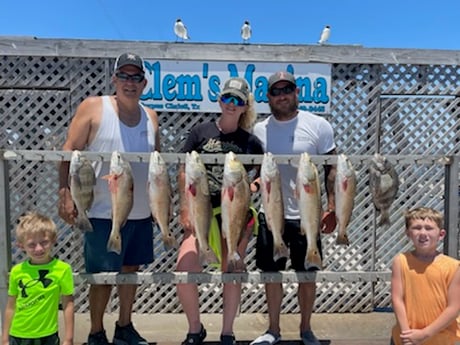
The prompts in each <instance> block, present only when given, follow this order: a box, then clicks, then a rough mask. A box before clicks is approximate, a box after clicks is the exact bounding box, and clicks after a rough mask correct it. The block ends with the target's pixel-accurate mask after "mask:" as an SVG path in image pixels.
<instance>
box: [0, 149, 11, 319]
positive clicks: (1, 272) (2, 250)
mask: <svg viewBox="0 0 460 345" xmlns="http://www.w3.org/2000/svg"><path fill="white" fill-rule="evenodd" d="M8 184H9V177H8V161H6V160H4V159H3V153H2V154H1V156H0V312H1V316H0V321H1V322H0V326H2V325H3V315H4V311H5V307H6V300H7V297H8V273H9V271H10V267H11V229H10V219H11V218H10V193H9V186H8Z"/></svg>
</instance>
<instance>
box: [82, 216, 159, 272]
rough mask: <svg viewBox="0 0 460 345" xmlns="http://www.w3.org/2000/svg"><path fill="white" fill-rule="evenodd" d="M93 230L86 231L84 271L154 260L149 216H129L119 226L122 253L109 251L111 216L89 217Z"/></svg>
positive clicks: (107, 269) (117, 268) (151, 224)
mask: <svg viewBox="0 0 460 345" xmlns="http://www.w3.org/2000/svg"><path fill="white" fill-rule="evenodd" d="M90 221H91V224H92V225H93V229H94V230H93V231H92V232H85V247H84V249H85V250H84V252H85V267H86V272H87V273H99V272H120V271H121V267H122V266H140V265H145V264H150V263H152V262H153V223H152V218H151V217H149V218H145V219H136V220H128V221H127V222H126V224H125V225H124V226H123V227H122V228H121V230H120V233H121V253H120V254H119V255H118V254H117V253H113V252H108V251H107V241H108V240H109V236H110V231H111V230H112V220H110V219H99V218H91V219H90Z"/></svg>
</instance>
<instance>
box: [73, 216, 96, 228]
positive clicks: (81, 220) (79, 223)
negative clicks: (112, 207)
mask: <svg viewBox="0 0 460 345" xmlns="http://www.w3.org/2000/svg"><path fill="white" fill-rule="evenodd" d="M74 226H75V229H77V230H79V231H81V232H92V231H93V226H92V224H91V222H90V221H89V219H88V217H86V216H84V215H78V217H77V219H76V220H75V225H74Z"/></svg>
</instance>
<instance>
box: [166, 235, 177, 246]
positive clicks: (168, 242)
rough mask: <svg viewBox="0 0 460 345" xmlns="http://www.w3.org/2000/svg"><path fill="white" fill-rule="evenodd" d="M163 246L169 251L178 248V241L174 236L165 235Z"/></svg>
mask: <svg viewBox="0 0 460 345" xmlns="http://www.w3.org/2000/svg"><path fill="white" fill-rule="evenodd" d="M163 244H164V247H165V249H167V250H169V249H173V248H177V247H178V245H177V240H176V239H175V238H174V236H173V235H172V234H167V235H163Z"/></svg>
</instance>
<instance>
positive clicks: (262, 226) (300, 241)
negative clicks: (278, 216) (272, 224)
mask: <svg viewBox="0 0 460 345" xmlns="http://www.w3.org/2000/svg"><path fill="white" fill-rule="evenodd" d="M283 240H284V243H285V244H286V246H287V247H288V248H289V256H290V259H291V267H290V268H292V269H293V270H295V271H299V272H300V271H306V268H305V256H306V255H307V236H306V235H302V234H301V233H300V219H285V220H284V234H283ZM316 243H317V245H318V249H319V255H320V256H321V258H322V257H323V253H322V248H321V237H320V234H319V233H318V237H317V239H316ZM286 264H287V258H280V259H279V260H277V261H276V262H275V261H274V260H273V235H272V233H271V231H270V230H268V227H267V223H266V222H265V214H263V213H259V232H258V234H257V242H256V266H257V267H258V268H259V269H260V270H262V271H264V272H278V271H283V270H285V269H286Z"/></svg>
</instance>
